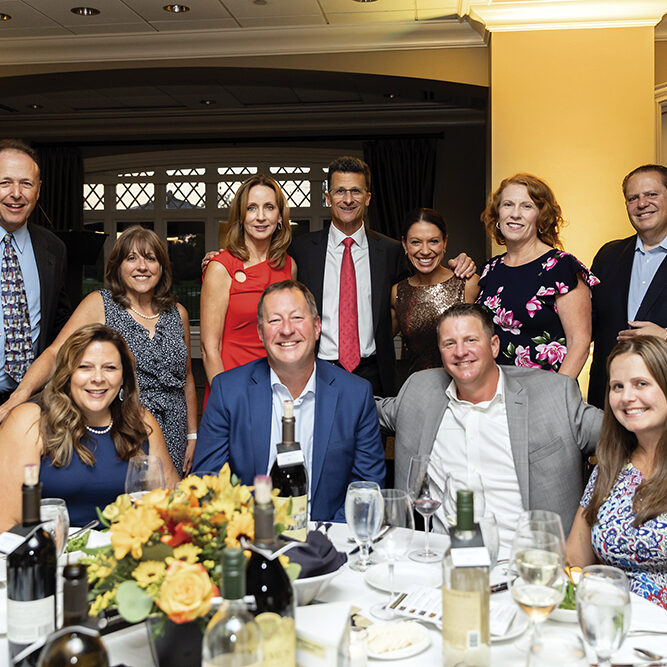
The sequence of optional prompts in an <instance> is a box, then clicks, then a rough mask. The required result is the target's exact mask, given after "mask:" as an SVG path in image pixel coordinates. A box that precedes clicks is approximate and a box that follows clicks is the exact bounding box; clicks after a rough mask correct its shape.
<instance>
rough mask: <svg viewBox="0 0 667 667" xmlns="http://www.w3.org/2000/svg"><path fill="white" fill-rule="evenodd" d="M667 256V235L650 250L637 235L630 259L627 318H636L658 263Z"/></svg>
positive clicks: (658, 265) (656, 270) (631, 319)
mask: <svg viewBox="0 0 667 667" xmlns="http://www.w3.org/2000/svg"><path fill="white" fill-rule="evenodd" d="M665 257H667V236H666V237H665V238H664V239H662V242H661V243H660V244H659V245H657V246H656V247H655V248H651V250H645V249H644V244H643V242H642V240H641V239H640V238H639V236H637V242H636V243H635V255H634V257H633V259H632V272H631V273H630V289H629V291H628V320H629V321H631V322H632V321H634V320H635V319H636V318H637V313H638V312H639V307H640V306H641V305H642V301H643V300H644V297H645V296H646V292H648V288H649V287H650V285H651V282H652V281H653V278H654V277H655V274H656V273H657V272H658V269H659V268H660V265H661V264H662V263H663V262H664V261H665Z"/></svg>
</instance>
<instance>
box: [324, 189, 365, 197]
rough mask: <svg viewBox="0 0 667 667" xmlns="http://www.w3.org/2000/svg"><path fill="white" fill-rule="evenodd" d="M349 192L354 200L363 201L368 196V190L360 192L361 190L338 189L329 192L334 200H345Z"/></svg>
mask: <svg viewBox="0 0 667 667" xmlns="http://www.w3.org/2000/svg"><path fill="white" fill-rule="evenodd" d="M348 192H349V193H350V196H351V197H352V199H363V198H364V195H365V194H366V190H360V189H359V188H338V189H337V190H329V194H330V195H331V196H332V197H333V198H334V199H344V198H345V195H346V194H347V193H348Z"/></svg>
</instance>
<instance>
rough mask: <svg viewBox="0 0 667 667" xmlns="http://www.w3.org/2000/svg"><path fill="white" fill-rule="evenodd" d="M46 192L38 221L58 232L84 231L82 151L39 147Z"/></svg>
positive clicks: (36, 219) (42, 192)
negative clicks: (68, 230)
mask: <svg viewBox="0 0 667 667" xmlns="http://www.w3.org/2000/svg"><path fill="white" fill-rule="evenodd" d="M37 151H38V153H39V159H40V161H41V163H42V164H41V175H42V190H41V194H40V196H39V202H38V204H37V208H36V209H35V212H34V214H33V219H34V221H35V222H36V223H37V224H39V225H43V226H44V227H48V228H49V229H55V230H66V229H72V230H74V231H81V230H82V229H83V158H82V157H81V151H80V150H79V149H78V148H71V147H69V146H68V147H65V146H47V147H43V148H37Z"/></svg>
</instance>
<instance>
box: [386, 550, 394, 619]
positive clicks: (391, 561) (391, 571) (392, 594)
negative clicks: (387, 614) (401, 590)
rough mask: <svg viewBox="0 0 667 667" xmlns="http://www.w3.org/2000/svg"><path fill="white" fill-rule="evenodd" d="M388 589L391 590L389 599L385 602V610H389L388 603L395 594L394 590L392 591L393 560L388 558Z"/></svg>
mask: <svg viewBox="0 0 667 667" xmlns="http://www.w3.org/2000/svg"><path fill="white" fill-rule="evenodd" d="M388 565H389V590H390V591H391V594H390V595H389V601H388V602H387V604H386V607H385V608H386V610H387V611H391V609H390V608H389V605H390V604H391V601H392V600H393V599H394V595H395V594H396V591H394V561H393V560H390V561H389V563H388Z"/></svg>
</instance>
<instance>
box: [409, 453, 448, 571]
mask: <svg viewBox="0 0 667 667" xmlns="http://www.w3.org/2000/svg"><path fill="white" fill-rule="evenodd" d="M428 463H429V458H428V456H411V457H410V465H409V466H408V483H407V486H408V494H409V496H410V500H411V501H412V504H413V505H414V508H415V510H416V511H417V512H419V514H421V515H422V516H423V517H424V548H423V549H417V550H416V551H411V552H410V553H409V554H408V556H409V557H410V558H411V559H412V560H416V561H419V562H420V563H433V562H434V561H438V560H440V559H441V558H442V554H441V553H438V552H437V551H433V550H432V549H431V548H430V547H429V533H430V528H431V516H432V515H433V514H435V513H436V512H437V511H438V508H439V507H440V505H441V503H442V501H441V500H440V497H439V494H434V493H431V489H430V486H429V478H428Z"/></svg>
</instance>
